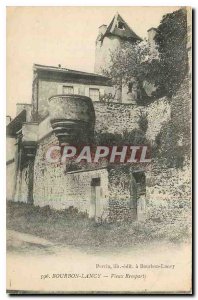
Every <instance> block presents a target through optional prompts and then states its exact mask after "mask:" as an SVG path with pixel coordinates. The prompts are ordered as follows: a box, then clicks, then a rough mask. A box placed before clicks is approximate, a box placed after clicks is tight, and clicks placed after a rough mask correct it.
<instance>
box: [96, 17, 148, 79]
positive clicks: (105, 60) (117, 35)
mask: <svg viewBox="0 0 198 300" xmlns="http://www.w3.org/2000/svg"><path fill="white" fill-rule="evenodd" d="M141 40H142V39H141V38H140V37H139V36H137V34H135V32H134V31H133V30H132V29H131V28H130V27H129V25H128V24H127V23H126V22H125V21H124V20H123V18H122V17H121V16H120V15H119V14H118V13H117V14H116V15H115V16H114V18H113V20H112V21H111V23H110V24H109V26H107V25H101V26H100V27H99V33H98V36H97V39H96V50H95V66H94V72H95V73H98V74H101V73H102V70H103V69H104V68H105V69H106V68H108V66H109V64H110V56H111V52H113V51H114V50H116V49H119V48H121V47H122V45H123V43H125V42H126V41H127V42H131V43H135V42H137V41H141Z"/></svg>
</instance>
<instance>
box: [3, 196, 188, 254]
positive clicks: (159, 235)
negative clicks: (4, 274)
mask: <svg viewBox="0 0 198 300" xmlns="http://www.w3.org/2000/svg"><path fill="white" fill-rule="evenodd" d="M7 229H8V234H7V240H8V242H7V247H8V250H9V251H13V250H17V251H25V250H26V248H27V250H30V249H31V250H32V251H34V250H35V251H36V250H38V249H39V251H45V250H46V251H48V250H49V251H50V249H51V248H52V247H51V246H52V245H65V246H69V247H71V248H75V249H76V248H79V249H83V250H84V251H86V252H87V251H88V252H89V251H93V252H97V251H101V250H102V251H109V249H112V248H113V249H114V250H115V251H116V249H117V250H119V249H121V248H123V249H125V248H129V247H131V245H133V247H134V246H135V245H137V246H138V245H143V244H146V245H148V244H151V243H155V242H170V243H173V244H174V243H175V244H176V243H182V242H186V241H188V240H189V237H190V226H189V224H188V223H185V222H183V221H182V222H181V221H175V222H172V223H170V220H169V221H168V222H165V221H163V222H159V220H154V221H152V220H147V221H145V222H141V223H140V222H134V223H125V224H108V223H104V224H96V223H95V222H94V220H90V219H88V218H87V216H86V215H85V214H82V213H81V214H79V213H78V212H77V211H76V210H75V209H72V208H70V209H67V210H64V211H55V210H52V209H50V208H49V207H48V206H47V207H43V208H40V207H34V206H32V205H28V204H24V203H16V202H8V203H7Z"/></svg>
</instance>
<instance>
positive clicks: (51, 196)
mask: <svg viewBox="0 0 198 300" xmlns="http://www.w3.org/2000/svg"><path fill="white" fill-rule="evenodd" d="M52 144H53V145H55V144H58V141H57V139H56V137H55V136H54V135H53V134H52V135H50V136H49V137H47V138H45V139H43V140H42V141H41V142H40V144H39V147H38V150H37V155H36V159H35V166H34V204H35V205H39V206H45V205H49V206H50V207H52V208H55V209H65V208H68V207H70V206H73V207H75V208H77V209H78V210H79V211H82V212H86V213H87V214H88V215H89V213H90V202H91V180H92V178H98V177H99V178H101V197H102V201H103V204H102V205H103V206H105V205H106V204H107V202H108V189H107V184H108V176H107V174H108V173H107V170H106V169H98V170H90V171H88V170H86V171H79V172H76V171H74V172H68V173H66V171H65V170H66V167H65V165H61V164H60V163H56V164H52V163H47V162H46V159H45V155H46V151H47V150H48V148H49V147H50V145H52Z"/></svg>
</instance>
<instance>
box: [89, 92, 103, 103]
mask: <svg viewBox="0 0 198 300" xmlns="http://www.w3.org/2000/svg"><path fill="white" fill-rule="evenodd" d="M89 97H90V98H91V99H92V100H93V101H99V100H100V99H99V98H100V93H99V89H89Z"/></svg>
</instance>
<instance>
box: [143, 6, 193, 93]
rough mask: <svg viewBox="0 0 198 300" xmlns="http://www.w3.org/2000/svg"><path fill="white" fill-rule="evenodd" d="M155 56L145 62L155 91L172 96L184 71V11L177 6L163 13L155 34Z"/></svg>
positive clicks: (185, 18)
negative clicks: (156, 50) (173, 9)
mask: <svg viewBox="0 0 198 300" xmlns="http://www.w3.org/2000/svg"><path fill="white" fill-rule="evenodd" d="M155 42H156V44H157V48H158V52H159V60H157V59H155V60H152V61H151V63H150V64H149V71H148V74H149V79H150V80H151V81H153V83H155V86H156V87H157V90H156V95H159V96H168V97H172V96H173V95H174V94H175V93H176V92H177V90H178V88H179V87H180V85H181V83H182V82H183V80H184V78H185V76H186V74H187V71H188V52H187V12H186V9H180V10H177V11H175V12H173V13H170V14H167V15H165V16H164V17H163V19H162V21H161V22H160V25H159V27H158V29H157V33H156V36H155Z"/></svg>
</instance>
